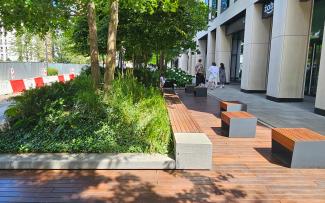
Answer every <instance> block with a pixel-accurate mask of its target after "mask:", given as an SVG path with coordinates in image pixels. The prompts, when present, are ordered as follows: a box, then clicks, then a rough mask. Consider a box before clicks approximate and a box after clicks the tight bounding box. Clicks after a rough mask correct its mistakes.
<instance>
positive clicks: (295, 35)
mask: <svg viewBox="0 0 325 203" xmlns="http://www.w3.org/2000/svg"><path fill="white" fill-rule="evenodd" d="M311 13H312V1H292V0H275V1H274V16H273V30H272V41H271V53H270V64H269V73H268V85H267V98H268V99H270V100H273V101H278V102H285V101H302V100H303V97H304V77H305V66H306V59H307V46H308V42H309V30H310V23H311Z"/></svg>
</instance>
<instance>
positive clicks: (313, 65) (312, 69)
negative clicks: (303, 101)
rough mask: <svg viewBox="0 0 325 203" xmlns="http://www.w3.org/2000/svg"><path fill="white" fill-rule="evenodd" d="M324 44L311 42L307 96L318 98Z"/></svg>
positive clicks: (306, 82)
mask: <svg viewBox="0 0 325 203" xmlns="http://www.w3.org/2000/svg"><path fill="white" fill-rule="evenodd" d="M321 50H322V43H321V42H319V41H316V42H311V43H310V46H309V54H308V63H307V70H306V81H305V95H310V96H316V91H317V82H318V72H319V63H320V56H321Z"/></svg>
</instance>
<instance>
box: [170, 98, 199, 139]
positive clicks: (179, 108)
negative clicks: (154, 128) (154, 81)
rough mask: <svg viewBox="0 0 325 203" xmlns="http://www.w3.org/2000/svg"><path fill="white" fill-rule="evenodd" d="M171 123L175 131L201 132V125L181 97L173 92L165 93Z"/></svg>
mask: <svg viewBox="0 0 325 203" xmlns="http://www.w3.org/2000/svg"><path fill="white" fill-rule="evenodd" d="M164 98H165V100H166V103H167V110H168V115H169V119H170V123H171V126H172V129H173V132H174V133H199V132H202V131H201V130H200V126H199V125H198V123H197V122H196V121H195V120H194V119H193V118H192V116H191V114H190V112H189V111H188V110H187V108H186V106H185V105H184V104H183V103H182V101H181V100H180V98H179V97H178V96H177V95H175V94H173V93H167V92H165V93H164Z"/></svg>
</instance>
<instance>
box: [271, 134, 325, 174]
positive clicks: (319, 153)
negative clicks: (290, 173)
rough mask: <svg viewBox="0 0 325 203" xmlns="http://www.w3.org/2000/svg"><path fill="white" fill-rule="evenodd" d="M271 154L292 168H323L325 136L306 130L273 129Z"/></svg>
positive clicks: (324, 165) (324, 164)
mask: <svg viewBox="0 0 325 203" xmlns="http://www.w3.org/2000/svg"><path fill="white" fill-rule="evenodd" d="M272 153H273V155H275V156H277V157H278V158H280V159H281V160H282V161H284V162H285V163H287V164H288V165H289V166H291V167H294V168H309V167H325V136H322V135H320V134H318V133H316V132H314V131H311V130H309V129H306V128H274V129H272Z"/></svg>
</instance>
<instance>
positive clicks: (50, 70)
mask: <svg viewBox="0 0 325 203" xmlns="http://www.w3.org/2000/svg"><path fill="white" fill-rule="evenodd" d="M46 71H47V76H55V75H58V74H59V71H58V69H56V68H51V67H48V68H47V70H46Z"/></svg>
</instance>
